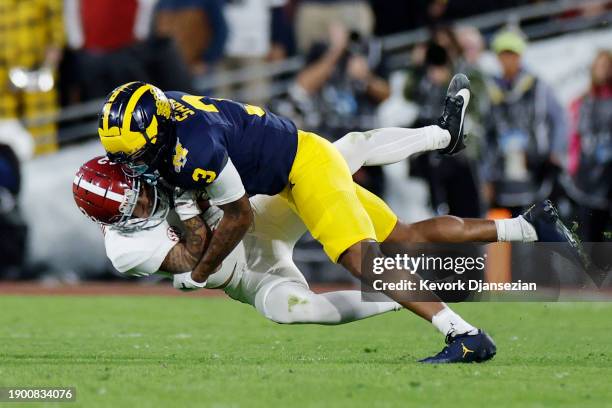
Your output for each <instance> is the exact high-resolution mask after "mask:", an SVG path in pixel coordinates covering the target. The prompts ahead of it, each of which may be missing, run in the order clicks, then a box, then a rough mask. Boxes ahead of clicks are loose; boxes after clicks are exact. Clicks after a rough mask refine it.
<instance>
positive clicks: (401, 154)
mask: <svg viewBox="0 0 612 408" xmlns="http://www.w3.org/2000/svg"><path fill="white" fill-rule="evenodd" d="M450 138H451V137H450V133H448V131H447V130H445V129H442V128H440V127H439V126H435V125H434V126H426V127H422V128H418V129H407V128H381V129H374V130H369V131H367V132H351V133H348V134H347V135H345V136H344V137H343V138H341V139H339V140H338V141H336V142H335V143H334V145H335V146H336V148H337V149H338V150H339V151H340V153H341V154H342V156H343V157H344V159H345V160H346V162H347V163H348V165H349V168H350V169H351V172H352V173H354V172H356V171H357V170H359V168H360V167H362V166H379V165H385V164H391V163H396V162H398V161H401V160H405V159H406V158H408V157H410V156H411V155H413V154H416V153H421V152H427V151H431V150H437V149H443V148H445V147H447V146H448V144H449V143H450Z"/></svg>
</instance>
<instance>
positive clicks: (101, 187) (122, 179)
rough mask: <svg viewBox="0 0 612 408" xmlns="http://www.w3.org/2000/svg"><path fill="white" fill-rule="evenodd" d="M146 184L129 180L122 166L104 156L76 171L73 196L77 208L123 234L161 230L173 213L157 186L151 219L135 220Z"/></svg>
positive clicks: (139, 180)
mask: <svg viewBox="0 0 612 408" xmlns="http://www.w3.org/2000/svg"><path fill="white" fill-rule="evenodd" d="M142 186H143V183H142V179H141V178H140V177H129V176H128V175H126V174H125V172H124V171H123V169H122V168H121V166H120V165H119V164H116V163H113V162H111V161H110V160H109V159H108V158H107V157H105V156H98V157H94V158H93V159H91V160H89V161H88V162H86V163H85V164H83V165H82V166H81V168H80V169H79V170H78V171H77V173H76V175H75V177H74V181H73V183H72V194H73V196H74V201H75V202H76V205H77V207H78V208H79V210H81V212H82V213H83V214H85V215H86V216H87V217H89V218H90V219H92V220H93V221H95V222H97V223H99V224H102V225H107V226H110V227H112V228H117V229H120V230H123V231H137V230H141V229H150V228H154V227H156V226H158V225H159V224H160V223H161V222H163V221H164V220H165V219H166V216H167V215H168V211H169V209H170V206H169V203H168V200H167V199H166V197H165V195H164V194H163V193H162V192H161V191H160V190H159V189H158V188H157V187H156V186H155V185H149V187H150V188H151V189H152V191H153V201H152V205H151V209H150V213H149V214H150V215H149V216H148V217H147V218H135V217H133V216H132V215H133V212H134V208H135V207H136V203H137V202H138V197H139V196H140V193H141V189H142Z"/></svg>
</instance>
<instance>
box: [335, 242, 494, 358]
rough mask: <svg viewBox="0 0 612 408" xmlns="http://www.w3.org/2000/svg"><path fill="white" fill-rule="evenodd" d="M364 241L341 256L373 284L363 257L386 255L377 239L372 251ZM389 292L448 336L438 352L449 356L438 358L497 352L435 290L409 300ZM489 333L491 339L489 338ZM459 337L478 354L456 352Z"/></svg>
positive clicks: (399, 274)
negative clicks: (364, 272)
mask: <svg viewBox="0 0 612 408" xmlns="http://www.w3.org/2000/svg"><path fill="white" fill-rule="evenodd" d="M361 244H362V242H358V243H356V244H354V245H352V246H351V247H350V248H348V249H347V250H346V251H345V252H344V253H343V254H342V256H341V257H340V258H339V262H340V263H341V264H342V266H344V267H345V268H346V269H348V270H349V271H350V272H351V273H352V274H353V275H354V276H355V277H357V278H359V279H360V280H362V281H363V282H364V283H365V284H367V285H370V286H371V285H372V282H370V281H368V280H367V279H366V278H365V276H364V275H363V274H362V265H363V264H369V262H363V259H364V257H377V258H378V257H384V255H383V253H382V251H381V250H380V247H379V246H378V244H377V243H375V242H373V241H371V242H370V243H369V245H368V246H367V247H368V249H367V250H368V251H371V252H370V253H364V252H363V249H364V246H362V245H361ZM385 274H386V275H387V276H388V277H390V279H391V280H393V281H413V282H418V281H419V280H420V279H421V278H420V277H419V276H418V274H413V273H411V272H409V271H406V270H402V269H391V270H387V271H385ZM385 294H386V295H387V296H389V297H390V298H392V299H393V300H395V301H396V302H397V303H399V304H400V305H402V306H403V307H404V308H406V309H408V310H410V311H411V312H413V313H415V314H417V315H419V316H421V317H422V318H423V319H426V320H428V321H430V322H431V323H432V324H433V325H434V326H435V327H436V328H437V329H438V330H439V331H440V332H441V333H442V334H443V335H444V336H446V341H447V343H448V346H446V347H445V349H444V350H443V351H442V352H441V353H439V354H438V356H442V355H445V356H447V358H446V359H444V360H442V359H440V361H436V362H439V363H467V362H473V361H479V362H480V361H486V360H488V359H490V358H492V357H493V356H494V355H495V352H496V350H495V345H494V344H493V341H492V340H491V339H490V338H489V337H486V335H485V334H484V332H483V331H482V330H479V329H477V328H476V327H474V326H472V325H471V324H469V323H468V322H466V321H465V320H463V319H462V318H461V316H459V315H458V314H456V313H455V312H454V311H452V310H451V309H450V308H449V307H448V306H447V305H446V304H444V303H443V302H441V301H440V299H439V298H438V297H437V296H436V295H435V294H434V293H433V292H431V291H428V290H422V291H419V294H418V296H419V297H418V299H419V301H406V300H404V299H402V298H401V297H400V296H398V294H397V293H396V292H393V291H385ZM485 337H486V340H487V341H485ZM457 341H463V344H464V345H469V346H468V347H471V348H469V350H470V351H471V353H474V354H475V355H477V356H478V357H477V359H474V358H473V356H471V355H469V354H470V352H467V353H465V354H461V355H457V354H456V353H455V349H456V347H457V344H459V343H457ZM445 351H446V352H445ZM428 362H433V361H428Z"/></svg>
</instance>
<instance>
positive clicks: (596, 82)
mask: <svg viewBox="0 0 612 408" xmlns="http://www.w3.org/2000/svg"><path fill="white" fill-rule="evenodd" d="M571 112H572V119H573V131H572V136H571V140H570V163H569V170H570V173H571V175H572V176H573V181H574V183H573V187H574V188H570V189H569V191H568V192H569V194H570V195H571V196H572V198H573V199H574V200H576V201H577V202H578V204H579V209H578V222H579V226H580V228H579V230H578V231H579V232H580V233H581V235H582V239H583V240H584V241H589V242H599V241H602V240H604V232H605V231H608V229H607V228H609V227H610V226H611V225H610V222H611V221H612V215H611V214H612V52H610V51H600V52H599V53H598V54H597V56H596V57H595V60H594V61H593V65H592V67H591V88H590V89H589V91H588V92H587V93H586V94H585V95H584V96H583V97H581V98H580V99H578V100H576V101H575V102H574V103H573V104H572V106H571Z"/></svg>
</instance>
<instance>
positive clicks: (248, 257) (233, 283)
mask: <svg viewBox="0 0 612 408" xmlns="http://www.w3.org/2000/svg"><path fill="white" fill-rule="evenodd" d="M250 202H251V207H252V208H253V214H254V223H253V227H252V228H251V229H250V230H249V231H248V232H247V234H246V235H245V237H244V238H243V240H242V241H241V242H240V243H239V244H238V245H237V246H236V248H235V249H234V250H233V251H232V252H231V253H230V255H228V256H227V257H226V258H225V260H224V261H223V264H222V265H221V268H220V269H219V270H218V271H217V272H215V273H214V274H212V275H211V276H210V277H209V278H208V280H207V282H206V287H207V288H210V289H214V288H219V287H222V286H224V285H225V287H224V288H223V289H224V291H225V292H226V293H227V294H228V295H229V296H230V297H232V298H233V299H236V300H239V301H241V302H245V303H249V304H251V305H254V304H255V297H256V295H257V294H258V292H260V290H261V289H262V288H263V287H264V286H265V287H267V288H269V287H271V284H276V283H280V282H284V281H287V280H291V281H296V282H299V283H302V284H304V285H306V286H307V283H306V280H305V279H304V277H303V276H302V274H301V273H300V271H299V270H298V269H297V267H296V266H295V264H294V263H293V260H292V255H293V248H294V246H295V243H296V242H297V240H298V239H299V238H300V237H301V236H302V235H303V234H304V233H305V232H306V227H305V226H304V224H303V223H302V221H301V220H300V218H299V217H298V216H297V215H296V214H295V213H294V212H293V211H291V209H290V208H289V206H288V205H287V203H286V201H284V200H283V199H282V198H280V197H278V196H272V197H271V196H264V195H257V196H254V197H251V198H250ZM179 241H180V238H179V231H178V230H177V229H176V228H175V227H173V226H171V225H170V224H169V223H168V222H167V221H164V222H162V223H161V224H159V225H158V226H156V227H154V228H151V229H147V230H141V231H135V232H129V233H125V232H120V231H118V230H115V229H113V228H109V229H106V231H105V236H104V244H105V246H106V255H107V256H108V258H109V259H110V260H111V262H112V264H113V266H114V267H115V269H117V270H118V271H119V272H121V273H122V274H125V275H129V276H148V275H151V274H153V273H156V272H163V271H162V270H160V267H161V265H162V263H163V261H164V259H165V258H166V256H167V255H168V253H169V252H170V250H171V249H172V248H173V247H174V246H175V245H176V244H177V243H178V242H179Z"/></svg>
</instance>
